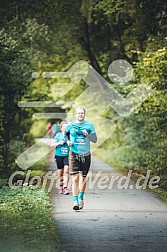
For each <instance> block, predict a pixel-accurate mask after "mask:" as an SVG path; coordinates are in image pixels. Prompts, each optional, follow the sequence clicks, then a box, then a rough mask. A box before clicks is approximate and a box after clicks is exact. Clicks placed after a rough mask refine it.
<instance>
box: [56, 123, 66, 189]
mask: <svg viewBox="0 0 167 252" xmlns="http://www.w3.org/2000/svg"><path fill="white" fill-rule="evenodd" d="M66 125H67V123H66V122H61V125H60V130H61V132H58V133H57V134H56V136H55V137H54V140H55V143H54V145H53V146H55V148H56V150H55V162H56V164H57V169H58V178H59V184H60V188H59V193H60V194H69V190H68V188H67V187H68V181H69V160H68V155H69V147H68V145H67V142H66V140H67V137H66V135H65V129H66Z"/></svg>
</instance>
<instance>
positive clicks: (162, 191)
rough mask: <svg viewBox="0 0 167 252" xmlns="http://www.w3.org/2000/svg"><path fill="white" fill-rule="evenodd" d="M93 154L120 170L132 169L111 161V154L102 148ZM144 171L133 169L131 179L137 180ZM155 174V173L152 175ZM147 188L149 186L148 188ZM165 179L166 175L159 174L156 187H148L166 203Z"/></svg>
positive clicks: (166, 186) (166, 183)
mask: <svg viewBox="0 0 167 252" xmlns="http://www.w3.org/2000/svg"><path fill="white" fill-rule="evenodd" d="M95 155H97V156H98V157H99V158H100V159H101V160H103V161H104V162H106V163H107V164H109V165H111V166H114V167H115V168H116V169H118V170H121V171H123V172H126V173H127V172H128V170H133V169H132V168H129V169H128V168H125V167H124V166H123V163H122V165H120V164H119V165H118V164H117V163H115V162H114V163H113V162H112V159H111V157H110V156H111V154H110V153H109V152H107V151H106V150H104V149H100V150H99V149H98V150H96V152H95ZM145 172H146V171H142V170H140V173H138V172H137V171H136V170H135V171H134V173H132V179H134V181H137V179H138V178H139V177H140V176H142V175H145ZM153 176H155V174H154V175H153ZM148 189H149V188H148ZM166 189H167V179H166V176H160V183H159V184H158V188H156V189H152V190H151V189H149V190H151V191H152V192H154V193H155V194H157V195H158V196H159V197H160V198H161V199H162V200H163V201H165V202H166V203H167V190H166Z"/></svg>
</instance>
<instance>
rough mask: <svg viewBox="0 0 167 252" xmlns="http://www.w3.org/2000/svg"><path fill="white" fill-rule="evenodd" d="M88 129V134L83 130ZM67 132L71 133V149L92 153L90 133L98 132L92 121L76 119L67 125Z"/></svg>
mask: <svg viewBox="0 0 167 252" xmlns="http://www.w3.org/2000/svg"><path fill="white" fill-rule="evenodd" d="M85 130H86V131H87V133H88V136H86V135H85V134H84V133H83V132H82V131H85ZM66 132H67V133H68V132H69V133H70V136H69V140H70V142H71V143H72V145H71V147H70V150H71V151H73V152H74V153H76V154H84V155H86V154H90V141H91V140H90V138H89V135H91V134H96V132H95V128H94V126H93V124H92V123H91V122H88V121H86V120H84V121H82V122H78V121H74V122H71V123H69V124H68V125H67V127H66Z"/></svg>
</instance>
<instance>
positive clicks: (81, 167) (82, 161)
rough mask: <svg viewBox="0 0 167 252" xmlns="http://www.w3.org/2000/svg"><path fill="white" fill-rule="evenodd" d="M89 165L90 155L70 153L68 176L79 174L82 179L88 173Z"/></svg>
mask: <svg viewBox="0 0 167 252" xmlns="http://www.w3.org/2000/svg"><path fill="white" fill-rule="evenodd" d="M90 164H91V155H90V154H89V155H86V156H85V155H79V154H76V153H74V152H72V151H70V153H69V167H70V174H71V175H72V174H77V173H80V174H81V175H82V176H83V177H86V175H87V174H88V172H89V168H90Z"/></svg>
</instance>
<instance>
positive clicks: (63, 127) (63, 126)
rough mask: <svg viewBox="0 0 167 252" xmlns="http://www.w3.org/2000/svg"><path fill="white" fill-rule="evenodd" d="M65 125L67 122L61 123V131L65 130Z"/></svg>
mask: <svg viewBox="0 0 167 252" xmlns="http://www.w3.org/2000/svg"><path fill="white" fill-rule="evenodd" d="M66 126H67V124H66V123H63V125H62V126H61V131H62V132H64V131H65V129H66Z"/></svg>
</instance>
